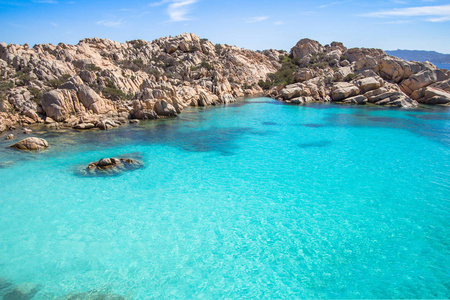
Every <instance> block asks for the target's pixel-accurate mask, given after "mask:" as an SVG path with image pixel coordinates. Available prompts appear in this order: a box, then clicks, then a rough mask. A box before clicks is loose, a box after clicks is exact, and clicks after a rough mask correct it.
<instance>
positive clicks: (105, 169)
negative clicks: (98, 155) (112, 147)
mask: <svg viewBox="0 0 450 300" xmlns="http://www.w3.org/2000/svg"><path fill="white" fill-rule="evenodd" d="M143 166H144V164H143V162H142V161H139V160H137V159H131V158H116V157H112V158H102V159H100V160H99V161H97V162H91V163H90V164H89V165H88V166H87V167H86V168H83V169H81V170H80V171H79V172H78V175H81V176H114V175H120V174H122V173H123V172H126V171H133V170H137V169H140V168H142V167H143Z"/></svg>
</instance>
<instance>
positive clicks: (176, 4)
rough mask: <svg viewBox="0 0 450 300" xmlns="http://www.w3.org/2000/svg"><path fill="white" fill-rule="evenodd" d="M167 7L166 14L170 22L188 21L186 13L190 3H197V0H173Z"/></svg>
mask: <svg viewBox="0 0 450 300" xmlns="http://www.w3.org/2000/svg"><path fill="white" fill-rule="evenodd" d="M171 2H172V3H170V4H169V6H168V7H167V14H168V15H169V17H170V21H172V22H180V21H188V20H190V18H188V16H187V14H188V13H189V11H190V8H191V5H192V4H194V3H197V2H198V0H173V1H171Z"/></svg>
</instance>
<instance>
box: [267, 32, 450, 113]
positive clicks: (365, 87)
mask: <svg viewBox="0 0 450 300" xmlns="http://www.w3.org/2000/svg"><path fill="white" fill-rule="evenodd" d="M282 59H283V60H284V61H286V57H282ZM292 63H293V64H296V65H297V66H296V67H295V69H294V70H293V71H292V72H293V73H292V77H291V78H292V79H293V80H292V81H291V82H289V83H290V84H287V85H281V86H276V87H273V88H270V89H267V86H269V87H270V86H271V85H272V82H271V80H272V78H277V74H275V75H271V76H269V80H268V81H266V82H263V83H262V84H261V86H263V87H265V88H266V91H265V93H266V95H267V96H270V97H274V98H276V99H279V100H281V101H284V102H287V103H295V104H304V103H308V102H311V99H313V100H312V101H325V102H327V101H335V102H342V103H352V104H365V103H370V104H376V105H388V106H397V107H403V108H411V107H417V106H418V104H419V103H423V104H430V105H436V104H439V105H448V104H449V103H450V101H449V99H450V95H449V93H450V79H449V78H450V71H448V70H443V69H442V70H439V69H437V68H436V66H434V65H432V64H431V63H428V62H426V63H422V62H414V61H409V62H408V61H404V60H402V59H400V58H397V57H393V56H389V55H387V54H386V53H385V52H384V51H383V50H380V49H367V48H352V49H347V48H345V47H344V46H343V45H342V44H340V43H335V42H334V43H332V44H331V45H325V46H322V45H320V43H318V42H317V41H312V40H309V39H303V40H300V41H299V42H298V43H297V45H296V46H295V47H293V48H292V50H291V64H292ZM288 71H289V70H287V69H286V68H283V67H282V68H281V69H280V71H279V72H280V75H278V76H283V77H282V78H283V79H284V78H289V77H287V76H286V73H287V72H288ZM284 80H285V79H284ZM302 97H311V98H307V99H308V100H309V101H305V99H306V98H302Z"/></svg>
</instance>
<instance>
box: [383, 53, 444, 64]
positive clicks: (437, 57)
mask: <svg viewBox="0 0 450 300" xmlns="http://www.w3.org/2000/svg"><path fill="white" fill-rule="evenodd" d="M386 53H387V54H389V55H392V56H396V57H399V58H401V59H404V60H415V61H429V62H432V63H435V64H445V63H450V54H443V53H439V52H436V51H424V50H387V51H386Z"/></svg>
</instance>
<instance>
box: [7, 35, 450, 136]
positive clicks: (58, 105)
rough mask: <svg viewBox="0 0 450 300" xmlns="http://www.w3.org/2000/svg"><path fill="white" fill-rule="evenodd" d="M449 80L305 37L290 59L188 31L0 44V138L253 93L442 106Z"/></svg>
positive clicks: (105, 123) (172, 112)
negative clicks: (20, 129) (14, 131)
mask: <svg viewBox="0 0 450 300" xmlns="http://www.w3.org/2000/svg"><path fill="white" fill-rule="evenodd" d="M449 78H450V73H449V71H447V70H438V69H437V68H436V67H435V66H434V65H432V64H431V63H420V62H407V61H404V60H401V59H399V58H396V57H392V56H388V55H386V53H385V52H384V51H382V50H379V49H365V48H352V49H347V48H346V47H345V46H344V45H343V44H342V43H338V42H333V43H331V44H330V45H325V46H323V45H321V44H320V43H319V42H317V41H313V40H310V39H303V40H300V41H299V42H298V43H297V44H296V45H295V46H294V47H293V48H292V49H291V53H290V54H289V53H287V52H285V51H277V50H265V51H261V52H255V51H250V50H245V49H241V48H238V47H235V46H228V45H222V44H216V45H214V44H213V43H211V42H210V41H208V40H206V39H200V38H199V37H198V36H196V35H195V34H188V33H184V34H181V35H179V36H176V37H165V38H160V39H157V40H154V41H152V42H147V41H143V40H134V41H128V42H125V43H118V42H114V41H111V40H107V39H99V38H87V39H83V40H81V41H80V42H79V43H78V44H77V45H67V44H63V43H60V44H58V45H51V44H40V45H34V46H33V47H32V48H30V47H29V46H28V45H27V44H25V45H12V44H10V45H6V44H5V43H0V132H2V131H5V130H8V129H11V128H14V127H15V126H17V125H20V126H26V125H27V124H34V123H45V124H48V126H51V127H52V128H59V127H61V126H66V127H73V128H76V129H78V130H86V129H91V128H100V129H110V128H113V127H116V126H119V125H121V124H124V123H127V122H129V120H131V119H132V120H135V119H156V118H162V117H174V116H176V115H177V114H179V113H180V112H181V111H183V109H185V108H186V107H187V106H207V105H217V104H227V103H230V102H233V101H235V99H236V98H237V97H241V96H246V95H262V94H265V95H267V96H270V97H274V98H276V99H279V100H282V101H285V102H288V103H297V104H302V103H307V102H313V101H336V102H344V103H355V104H365V103H374V104H377V105H394V106H400V107H415V106H417V105H418V103H423V104H447V105H448V104H449V103H450V83H449V80H450V79H449ZM133 122H135V121H133Z"/></svg>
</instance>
